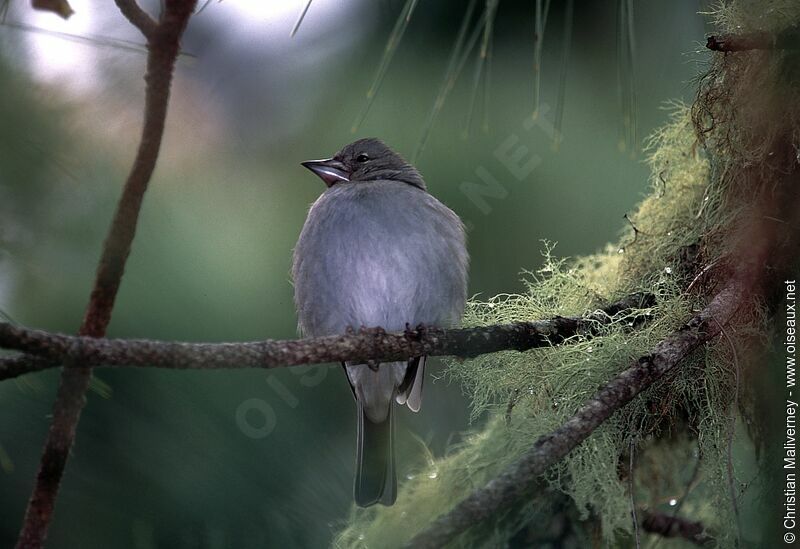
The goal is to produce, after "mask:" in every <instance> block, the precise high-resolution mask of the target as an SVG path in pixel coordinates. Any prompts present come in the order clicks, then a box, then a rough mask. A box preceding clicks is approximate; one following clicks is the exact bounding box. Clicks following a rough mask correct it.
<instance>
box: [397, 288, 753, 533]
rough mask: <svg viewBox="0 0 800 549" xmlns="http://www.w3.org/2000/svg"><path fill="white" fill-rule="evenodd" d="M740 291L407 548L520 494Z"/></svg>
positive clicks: (656, 374) (683, 349)
mask: <svg viewBox="0 0 800 549" xmlns="http://www.w3.org/2000/svg"><path fill="white" fill-rule="evenodd" d="M744 290H745V283H744V282H742V281H741V280H739V279H734V280H732V281H731V282H730V283H729V284H728V285H727V286H726V287H725V288H724V289H723V290H722V291H721V292H719V293H718V294H717V295H716V297H714V299H713V300H712V301H711V303H709V304H708V306H707V307H706V308H705V309H704V310H703V311H702V312H700V313H699V314H698V315H697V316H695V317H693V318H692V319H691V320H689V322H687V323H686V324H685V325H684V326H683V328H682V329H680V330H679V331H677V332H675V333H673V334H672V335H670V336H669V337H667V338H666V339H664V340H663V341H661V342H660V343H659V344H657V345H656V346H655V347H654V348H653V350H652V351H651V353H650V354H648V355H646V356H643V357H641V358H639V359H638V360H637V361H636V362H634V363H633V365H632V366H631V367H630V368H628V369H627V370H625V371H624V372H622V373H620V374H619V375H618V376H616V377H615V378H614V379H612V380H611V381H609V382H608V383H607V384H606V385H604V386H603V387H602V388H601V389H600V390H599V391H598V392H597V393H596V394H595V396H594V397H593V398H592V399H590V400H589V401H587V402H586V403H585V404H584V405H583V406H581V408H580V409H579V410H578V411H577V412H576V413H575V415H573V416H572V417H571V418H570V419H568V420H567V421H566V422H565V423H564V424H563V425H562V426H561V427H559V428H558V429H556V430H555V431H553V432H552V433H549V434H547V435H544V436H542V437H540V438H539V440H537V441H536V443H535V444H534V445H533V447H532V448H531V449H530V450H529V451H528V452H526V453H525V454H524V455H523V456H522V457H521V458H520V459H519V460H518V461H517V462H516V463H514V464H513V465H511V466H510V467H509V468H508V469H506V470H505V471H504V472H503V473H501V474H500V475H499V476H497V477H495V478H494V479H492V480H491V481H489V482H488V483H487V484H486V485H485V486H484V487H482V488H479V489H477V490H475V491H474V492H472V494H470V495H469V496H468V497H467V498H465V499H464V500H462V501H461V502H459V503H458V504H456V505H455V507H454V508H453V509H452V510H451V511H449V512H448V513H446V514H444V515H442V516H440V517H439V518H437V519H436V520H435V521H433V523H431V524H430V525H429V526H428V527H427V528H426V529H425V530H423V531H422V532H421V533H419V534H417V535H416V536H415V537H414V538H413V539H411V541H409V542H408V544H407V547H414V548H421V547H422V548H424V547H441V546H443V545H445V544H446V543H448V542H449V541H451V540H452V539H453V538H454V537H456V536H457V535H459V534H460V533H461V532H463V531H465V530H467V529H468V528H470V527H471V526H473V525H475V524H477V523H479V522H481V521H483V520H485V519H487V518H489V517H490V516H492V515H493V514H494V513H495V512H497V511H498V510H499V509H501V508H504V507H506V506H508V505H510V504H512V503H513V502H515V501H517V500H518V499H519V498H521V497H522V496H524V495H525V494H526V493H527V492H528V490H529V489H530V487H531V486H532V485H533V483H534V482H535V480H536V479H537V478H538V477H539V476H540V475H542V474H543V473H544V472H545V471H546V470H547V469H548V468H549V467H550V466H552V465H553V464H555V463H557V462H558V461H559V460H561V459H562V458H564V457H565V456H566V455H567V454H568V453H569V452H571V451H572V450H573V449H574V448H575V447H576V446H577V445H578V444H580V443H581V442H583V441H584V440H585V439H586V438H588V437H589V436H590V435H591V434H592V433H593V432H594V430H595V429H597V427H599V426H600V425H601V424H602V423H603V422H604V421H605V420H606V419H608V418H609V417H611V415H612V414H613V413H614V412H615V411H617V410H618V409H620V408H622V407H623V406H625V405H626V404H627V403H629V402H630V401H631V400H632V399H633V398H634V397H635V396H637V395H638V394H639V393H641V392H642V391H643V390H645V389H646V388H648V387H649V386H651V385H652V384H653V383H654V382H655V381H657V380H658V379H660V378H661V377H662V376H663V375H664V374H665V373H666V372H668V371H670V370H671V369H672V368H674V367H675V366H676V365H677V364H679V363H680V362H681V360H683V359H684V358H685V357H686V356H688V355H689V353H690V352H691V351H693V350H694V349H696V348H697V347H699V346H700V345H702V344H703V343H705V342H706V341H708V340H709V339H711V338H712V337H714V336H716V335H717V334H718V333H719V328H718V325H717V324H716V323H714V322H712V319H715V320H717V321H718V322H720V323H721V324H723V325H724V324H726V323H727V322H728V320H729V319H730V318H731V316H732V315H733V314H734V312H735V311H736V310H737V309H738V307H739V306H740V304H741V303H742V301H743V296H744Z"/></svg>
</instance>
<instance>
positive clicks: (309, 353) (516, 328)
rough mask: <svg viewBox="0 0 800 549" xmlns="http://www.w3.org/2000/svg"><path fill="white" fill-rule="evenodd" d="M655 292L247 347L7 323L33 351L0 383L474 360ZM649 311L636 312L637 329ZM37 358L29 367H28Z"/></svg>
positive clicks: (603, 315) (585, 329)
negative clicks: (127, 369)
mask: <svg viewBox="0 0 800 549" xmlns="http://www.w3.org/2000/svg"><path fill="white" fill-rule="evenodd" d="M653 303H654V297H653V296H652V295H650V294H638V293H637V294H631V295H630V296H627V297H626V298H624V299H622V300H620V301H617V302H615V303H612V304H611V305H609V306H607V307H604V308H602V309H598V310H597V311H595V312H593V313H591V314H589V315H586V316H578V317H555V318H552V319H549V320H541V321H536V322H516V323H513V324H501V325H493V326H483V327H478V328H461V329H442V328H425V327H419V328H417V329H409V330H406V331H405V332H401V333H388V332H385V331H384V330H382V329H381V328H363V329H361V330H360V331H358V332H353V333H350V334H345V335H337V336H327V337H316V338H307V339H298V340H266V341H255V342H243V343H185V342H170V341H151V340H124V339H100V338H93V337H78V336H69V335H64V334H54V333H50V332H44V331H41V330H31V329H27V328H21V327H19V326H14V325H12V324H7V323H0V347H2V348H6V349H14V350H17V351H23V352H26V353H29V355H23V356H22V357H13V358H10V359H6V361H5V362H3V361H0V380H2V379H7V378H10V377H15V376H16V375H20V374H21V373H26V371H38V370H42V369H46V368H51V367H54V366H56V365H58V364H60V363H61V362H62V361H64V362H66V363H68V364H76V365H77V364H79V365H81V366H82V367H86V366H140V367H156V368H178V369H188V368H193V369H199V368H203V369H215V368H279V367H283V366H293V365H299V364H319V363H325V362H341V361H345V360H348V361H359V360H361V361H370V360H374V361H395V360H404V359H408V358H411V357H414V356H421V355H428V356H443V355H450V356H458V357H465V358H466V357H474V356H478V355H481V354H485V353H492V352H496V351H502V350H516V351H526V350H528V349H533V348H536V347H544V346H549V345H557V344H560V343H563V342H564V341H566V340H568V339H569V338H571V337H574V336H576V335H579V334H580V335H585V336H591V335H594V334H596V333H597V332H598V331H599V330H601V329H602V327H603V326H606V325H608V324H609V323H610V322H611V321H612V320H613V319H614V318H615V317H616V316H617V315H619V314H624V313H626V312H633V311H635V310H639V309H643V308H647V307H650V306H652V305H653ZM646 317H647V313H646V312H643V313H641V314H636V315H635V316H634V318H633V322H634V324H636V323H640V322H642V321H644V320H645V319H646ZM28 360H30V361H31V364H30V366H29V369H26V366H25V363H26V361H28Z"/></svg>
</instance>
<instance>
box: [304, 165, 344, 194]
mask: <svg viewBox="0 0 800 549" xmlns="http://www.w3.org/2000/svg"><path fill="white" fill-rule="evenodd" d="M301 164H302V165H303V166H305V167H306V168H308V169H309V170H311V171H312V172H314V173H315V174H317V175H318V176H319V178H320V179H322V180H323V181H324V182H325V184H326V185H327V186H328V187H332V186H333V185H335V184H336V183H338V182H339V181H350V172H349V171H348V170H347V167H346V166H345V165H344V164H342V163H341V162H339V161H338V160H334V159H333V158H328V159H326V160H309V161H307V162H301Z"/></svg>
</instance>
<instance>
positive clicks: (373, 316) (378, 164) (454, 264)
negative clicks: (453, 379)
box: [292, 138, 469, 507]
mask: <svg viewBox="0 0 800 549" xmlns="http://www.w3.org/2000/svg"><path fill="white" fill-rule="evenodd" d="M301 164H302V165H303V166H305V167H306V168H308V169H309V170H311V171H312V172H313V173H315V174H316V175H317V176H319V178H320V179H322V181H323V182H325V185H326V186H327V188H326V189H325V191H324V192H323V193H322V194H321V195H320V196H319V198H318V199H317V200H316V201H315V202H314V203H313V204H312V205H311V207H310V208H309V211H308V215H307V217H306V221H305V223H304V225H303V229H302V231H301V233H300V236H299V239H298V241H297V245H296V246H295V248H294V253H293V261H292V280H293V284H294V301H295V306H296V309H297V316H298V327H299V330H300V332H301V333H302V334H303V335H305V336H328V335H337V334H345V333H348V332H350V331H352V330H355V329H359V328H361V327H380V328H382V329H384V330H386V331H403V330H405V329H407V328H408V327H418V326H420V325H421V326H424V327H452V326H457V325H458V324H459V323H460V321H461V317H462V315H463V312H464V307H465V303H466V299H467V276H468V265H469V256H468V253H467V247H466V234H465V229H464V224H463V223H462V222H461V219H460V218H459V217H458V215H457V214H456V213H455V212H453V211H452V210H451V209H450V208H448V207H447V206H445V205H444V204H443V203H441V202H440V201H439V200H437V199H436V198H435V197H434V196H433V195H432V194H430V193H429V192H428V190H427V187H426V185H425V181H424V179H423V177H422V175H421V174H420V172H419V171H418V170H417V169H416V168H415V167H414V166H412V165H411V164H409V163H408V162H407V161H406V160H405V159H403V157H401V156H400V155H399V154H397V153H396V152H394V151H393V150H392V149H390V148H389V146H387V145H386V144H385V143H384V142H383V141H381V140H379V139H376V138H365V139H359V140H358V141H355V142H354V143H351V144H349V145H347V146H345V147H344V148H342V149H341V150H340V151H339V152H337V153H336V154H335V155H334V156H333V157H332V158H328V159H325V160H311V161H307V162H302V163H301ZM342 367H343V369H344V372H345V374H346V377H347V381H348V382H349V384H350V388H351V390H352V394H353V396H354V397H355V401H356V408H357V419H358V424H357V427H358V429H357V438H358V446H357V451H356V470H355V482H354V485H355V486H354V490H353V493H354V500H355V503H356V505H358V506H360V507H369V506H371V505H375V504H382V505H387V506H389V505H392V504H394V502H395V499H396V497H397V478H396V471H395V458H394V449H393V444H394V427H393V419H392V409H393V407H394V404H395V403H396V404H398V405H405V406H407V407H408V408H409V409H410V410H412V411H414V412H417V411H419V409H420V406H421V404H422V386H423V381H424V377H425V357H424V356H420V357H414V358H411V359H409V360H407V361H403V362H387V363H380V364H376V363H374V362H367V363H357V362H344V363H342Z"/></svg>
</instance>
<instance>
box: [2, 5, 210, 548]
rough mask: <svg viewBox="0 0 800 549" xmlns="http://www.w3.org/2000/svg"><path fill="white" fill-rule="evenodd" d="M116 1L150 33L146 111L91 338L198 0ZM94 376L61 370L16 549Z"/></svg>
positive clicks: (32, 528)
mask: <svg viewBox="0 0 800 549" xmlns="http://www.w3.org/2000/svg"><path fill="white" fill-rule="evenodd" d="M115 1H116V4H117V6H118V7H119V9H120V11H121V12H122V13H123V15H125V17H127V18H128V19H129V20H130V22H131V23H132V24H133V25H135V26H136V27H137V28H138V29H139V30H140V31H141V32H142V34H144V36H145V37H146V38H147V50H148V56H147V71H146V74H145V82H146V89H145V112H144V123H143V127H142V136H141V140H140V142H139V148H138V150H137V152H136V158H135V160H134V163H133V166H132V168H131V171H130V174H129V175H128V178H127V180H126V182H125V187H124V188H123V191H122V196H121V197H120V199H119V202H118V203H117V209H116V212H115V213H114V218H113V221H112V223H111V228H110V229H109V233H108V236H107V237H106V240H105V243H104V244H103V251H102V255H101V258H100V262H99V264H98V267H97V273H96V275H95V282H94V286H93V288H92V293H91V297H90V299H89V304H88V306H87V307H86V312H85V315H84V318H83V322H82V323H81V327H80V331H79V334H80V335H83V336H90V337H102V336H104V335H105V332H106V328H107V327H108V323H109V321H110V320H111V312H112V310H113V308H114V301H115V299H116V296H117V291H118V290H119V285H120V282H121V280H122V275H123V273H124V270H125V262H126V260H127V259H128V255H129V254H130V250H131V243H132V242H133V238H134V236H135V234H136V223H137V221H138V217H139V210H140V209H141V205H142V199H143V198H144V193H145V191H146V190H147V185H148V183H149V182H150V178H151V176H152V175H153V170H154V169H155V166H156V160H157V159H158V153H159V149H160V147H161V140H162V137H163V134H164V123H165V119H166V115H167V105H168V102H169V91H170V86H171V83H172V73H173V70H174V67H175V60H176V58H177V56H178V53H179V51H180V38H181V36H182V35H183V31H184V29H185V28H186V24H187V23H188V21H189V17H190V16H191V14H192V12H193V11H194V7H195V4H196V1H197V0H166V2H165V3H164V12H163V13H162V16H161V19H160V21H159V22H158V23H157V24H156V22H155V21H153V20H152V19H151V18H150V17H149V16H148V15H147V14H146V13H145V12H144V11H142V10H141V8H139V7H138V6H137V5H136V3H135V2H134V1H133V0H115ZM91 376H92V370H91V368H64V369H63V371H62V374H61V382H60V384H59V388H58V393H57V395H56V401H55V404H54V405H53V420H52V423H51V424H50V430H49V432H48V435H47V439H46V441H45V445H44V451H43V453H42V458H41V462H40V465H39V472H38V473H37V476H36V484H35V486H34V489H33V493H32V494H31V498H30V500H29V501H28V508H27V510H26V512H25V518H24V521H23V524H22V530H21V532H20V535H19V538H18V540H17V548H18V549H29V548H39V547H42V546H43V544H44V541H45V539H46V537H47V528H48V526H49V524H50V521H51V519H52V515H53V509H54V506H55V499H56V496H57V495H58V488H59V485H60V483H61V478H62V476H63V473H64V468H65V466H66V463H67V459H68V457H69V452H70V449H71V448H72V445H73V442H74V440H75V431H76V428H77V425H78V421H79V420H80V414H81V410H82V409H83V406H84V404H85V403H86V390H87V389H88V387H89V381H90V380H91Z"/></svg>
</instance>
